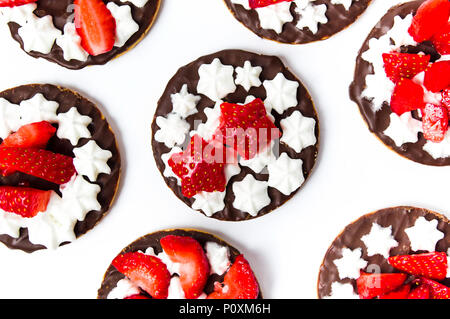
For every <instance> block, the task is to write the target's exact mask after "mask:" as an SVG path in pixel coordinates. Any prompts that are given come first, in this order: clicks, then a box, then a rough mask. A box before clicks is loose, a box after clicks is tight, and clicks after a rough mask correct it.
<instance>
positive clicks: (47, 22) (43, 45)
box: [18, 15, 61, 54]
mask: <svg viewBox="0 0 450 319" xmlns="http://www.w3.org/2000/svg"><path fill="white" fill-rule="evenodd" d="M18 34H19V36H20V37H21V38H22V41H23V48H24V50H25V51H27V52H31V51H36V52H40V53H43V54H48V53H50V51H51V49H52V47H53V44H54V43H55V40H56V38H58V37H59V36H61V31H60V30H58V29H56V28H55V26H54V25H53V19H52V16H50V15H47V16H44V17H42V18H38V17H37V16H34V17H33V18H30V19H28V20H27V22H26V23H25V24H24V25H23V26H22V27H20V28H19V30H18Z"/></svg>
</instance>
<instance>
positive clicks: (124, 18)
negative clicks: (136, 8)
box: [106, 2, 139, 47]
mask: <svg viewBox="0 0 450 319" xmlns="http://www.w3.org/2000/svg"><path fill="white" fill-rule="evenodd" d="M106 7H107V8H108V10H109V11H111V14H112V16H113V17H114V19H115V20H116V42H115V43H114V46H116V47H122V46H124V45H125V43H126V42H127V41H128V39H129V38H131V36H132V35H133V34H135V33H136V32H137V31H138V30H139V25H138V24H137V23H136V22H135V21H134V20H133V17H132V15H131V7H130V6H128V5H123V6H118V5H117V4H115V3H114V2H108V4H107V5H106Z"/></svg>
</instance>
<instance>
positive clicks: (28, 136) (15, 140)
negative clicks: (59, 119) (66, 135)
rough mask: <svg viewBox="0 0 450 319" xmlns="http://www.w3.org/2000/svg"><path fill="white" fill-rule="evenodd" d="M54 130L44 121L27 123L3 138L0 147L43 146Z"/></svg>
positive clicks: (53, 133)
mask: <svg viewBox="0 0 450 319" xmlns="http://www.w3.org/2000/svg"><path fill="white" fill-rule="evenodd" d="M55 132H56V128H55V127H53V126H52V125H51V124H50V123H49V122H46V121H42V122H36V123H31V124H27V125H24V126H22V127H21V128H19V129H18V130H17V132H15V133H13V134H11V135H9V136H8V137H7V138H5V139H4V140H3V143H2V144H0V147H36V148H45V146H46V145H47V143H48V140H49V139H50V138H51V137H52V136H53V135H55Z"/></svg>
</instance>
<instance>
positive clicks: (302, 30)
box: [224, 0, 371, 44]
mask: <svg viewBox="0 0 450 319" xmlns="http://www.w3.org/2000/svg"><path fill="white" fill-rule="evenodd" d="M224 1H225V3H226V5H227V6H228V8H229V9H230V11H231V12H232V13H233V15H234V17H235V18H236V19H237V20H239V21H240V22H241V23H242V24H243V25H244V26H246V27H247V28H248V29H250V30H251V31H252V32H254V33H255V34H256V35H258V36H259V37H261V38H266V39H269V40H274V41H277V42H282V43H290V44H303V43H309V42H314V41H319V40H325V39H327V38H329V37H331V36H332V35H334V34H335V33H338V32H339V31H341V30H343V29H345V28H347V27H348V26H349V25H351V24H352V23H353V22H354V21H355V20H356V19H357V18H358V17H359V16H360V15H361V14H362V13H363V12H364V11H365V10H366V8H367V7H368V6H369V4H370V2H371V0H331V1H330V0H294V1H292V0H290V1H284V0H281V1H278V0H277V1H272V0H271V1H268V0H224Z"/></svg>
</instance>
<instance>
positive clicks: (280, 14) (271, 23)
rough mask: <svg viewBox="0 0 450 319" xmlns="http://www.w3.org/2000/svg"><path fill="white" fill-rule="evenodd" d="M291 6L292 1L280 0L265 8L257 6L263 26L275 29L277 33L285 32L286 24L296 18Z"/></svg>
mask: <svg viewBox="0 0 450 319" xmlns="http://www.w3.org/2000/svg"><path fill="white" fill-rule="evenodd" d="M290 8H291V2H280V3H276V4H273V5H270V6H267V7H263V8H256V9H255V10H256V12H257V13H258V17H259V23H260V25H261V28H263V29H267V30H274V31H275V32H276V33H281V32H283V26H284V24H285V23H287V22H292V21H293V20H294V17H293V16H292V14H291V11H290Z"/></svg>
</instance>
